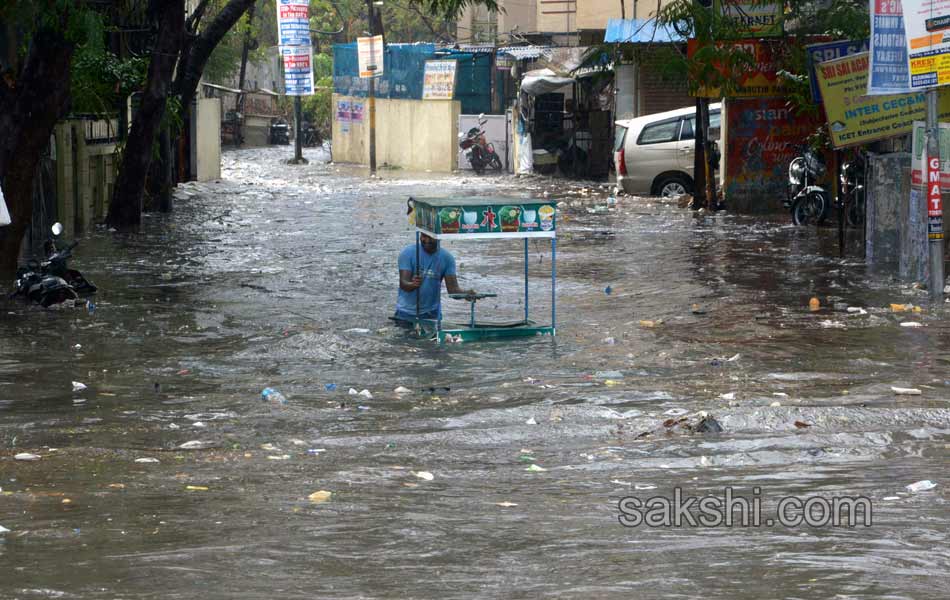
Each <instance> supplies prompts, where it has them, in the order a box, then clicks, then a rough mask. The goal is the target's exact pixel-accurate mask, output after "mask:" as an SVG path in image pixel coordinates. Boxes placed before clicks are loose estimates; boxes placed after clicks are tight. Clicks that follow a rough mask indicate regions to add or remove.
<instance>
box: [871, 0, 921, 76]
mask: <svg viewBox="0 0 950 600" xmlns="http://www.w3.org/2000/svg"><path fill="white" fill-rule="evenodd" d="M870 3H871V5H870V11H871V48H870V51H871V55H870V60H871V67H870V75H869V76H868V86H867V90H868V91H867V93H868V94H872V95H881V94H884V95H886V94H906V93H907V92H909V91H911V88H910V70H909V69H908V66H907V41H906V39H905V37H904V14H903V12H902V10H901V2H900V0H870Z"/></svg>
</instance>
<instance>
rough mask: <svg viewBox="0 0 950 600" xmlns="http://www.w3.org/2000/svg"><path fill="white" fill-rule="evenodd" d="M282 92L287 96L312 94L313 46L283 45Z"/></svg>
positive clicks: (281, 50) (281, 52)
mask: <svg viewBox="0 0 950 600" xmlns="http://www.w3.org/2000/svg"><path fill="white" fill-rule="evenodd" d="M280 55H281V58H282V59H283V61H284V93H285V94H287V95H288V96H312V95H313V48H312V47H310V46H283V47H281V49H280Z"/></svg>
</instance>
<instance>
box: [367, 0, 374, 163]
mask: <svg viewBox="0 0 950 600" xmlns="http://www.w3.org/2000/svg"><path fill="white" fill-rule="evenodd" d="M366 18H367V20H368V21H369V36H370V38H372V37H374V36H375V35H376V18H375V17H374V16H373V0H366ZM367 70H368V71H370V78H369V94H368V96H369V98H368V101H367V103H368V104H369V174H370V177H375V176H376V73H375V71H376V65H373V64H371V65H368V66H367Z"/></svg>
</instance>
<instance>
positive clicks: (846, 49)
mask: <svg viewBox="0 0 950 600" xmlns="http://www.w3.org/2000/svg"><path fill="white" fill-rule="evenodd" d="M868 47H869V41H868V40H861V41H857V42H852V41H848V40H843V41H840V42H828V43H825V44H812V45H810V46H805V52H806V53H807V54H808V83H809V85H810V86H811V98H812V100H814V101H815V102H817V103H819V104H821V90H819V89H818V77H816V76H815V66H816V65H817V64H818V63H823V62H825V61H828V60H834V59H836V58H841V57H842V56H850V55H852V54H857V53H859V52H867V51H868Z"/></svg>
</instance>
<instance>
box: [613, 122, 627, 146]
mask: <svg viewBox="0 0 950 600" xmlns="http://www.w3.org/2000/svg"><path fill="white" fill-rule="evenodd" d="M626 137H627V128H626V127H624V126H623V125H617V129H616V131H614V152H620V151H621V150H623V140H624V139H625V138H626Z"/></svg>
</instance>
